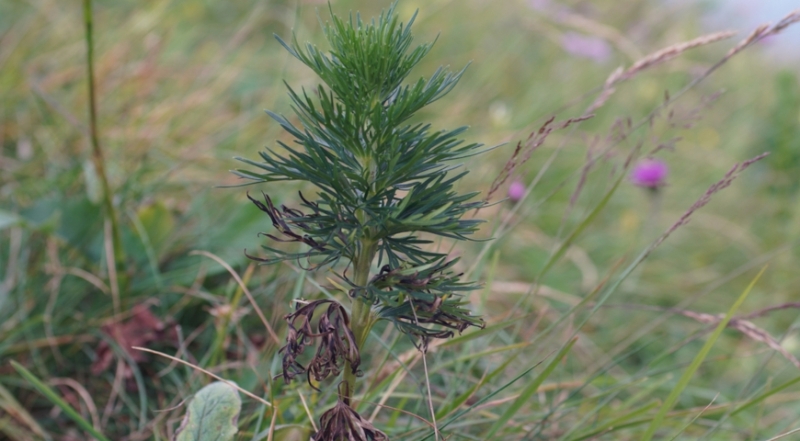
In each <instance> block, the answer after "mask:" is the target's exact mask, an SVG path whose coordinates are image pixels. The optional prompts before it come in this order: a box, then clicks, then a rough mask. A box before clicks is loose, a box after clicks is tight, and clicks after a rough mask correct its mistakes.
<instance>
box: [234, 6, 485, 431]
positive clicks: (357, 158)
mask: <svg viewBox="0 0 800 441" xmlns="http://www.w3.org/2000/svg"><path fill="white" fill-rule="evenodd" d="M413 21H414V18H413V17H412V19H411V21H410V22H409V23H408V24H407V25H403V24H402V23H400V22H399V21H398V19H397V17H396V16H395V15H394V6H392V7H391V8H390V9H389V10H388V11H387V12H385V13H383V14H381V16H380V17H379V19H378V20H377V22H376V21H374V20H373V21H372V22H370V23H369V24H366V23H364V22H362V20H361V18H360V16H356V17H355V18H353V17H352V16H351V17H350V19H349V20H348V21H345V20H342V19H340V18H339V17H336V16H335V15H334V14H333V13H331V22H330V24H328V25H327V26H326V27H325V35H326V37H327V40H328V42H329V43H330V45H331V50H330V52H328V53H326V52H323V51H321V50H319V49H318V48H317V47H316V46H313V45H311V44H307V45H305V46H301V45H300V44H299V43H298V42H297V39H296V37H295V38H294V39H293V41H292V44H291V45H290V44H287V43H286V42H284V41H283V40H281V39H280V38H278V40H279V41H280V43H281V44H282V45H283V46H284V47H285V48H286V50H288V51H289V53H290V54H291V55H293V56H294V57H295V58H297V59H298V60H300V61H301V62H302V63H304V64H305V65H306V66H308V67H309V68H311V69H312V70H313V71H314V72H315V73H316V74H317V75H318V76H319V77H320V79H321V80H322V83H323V84H320V85H318V86H317V87H315V88H314V89H313V90H311V91H307V90H305V89H301V90H299V91H298V90H295V89H293V88H292V87H291V86H288V85H287V88H288V91H289V97H290V98H291V101H292V110H293V112H294V118H292V119H290V118H287V117H285V116H282V115H278V114H275V113H272V112H268V114H269V115H270V116H271V117H272V118H273V119H274V120H275V121H277V122H278V124H280V126H281V127H282V128H283V129H284V130H285V131H286V132H288V133H289V134H290V135H291V136H292V137H293V138H294V143H293V144H292V145H289V144H287V143H283V142H280V141H279V142H278V144H279V146H280V149H269V150H267V151H265V152H261V153H260V155H261V161H253V160H249V159H242V158H237V159H239V160H241V161H243V162H244V163H246V164H249V165H250V166H251V167H254V169H253V170H237V171H236V172H235V173H236V174H238V175H239V176H240V177H242V178H245V179H247V180H250V181H252V182H254V183H260V182H276V181H303V182H306V183H308V184H310V185H311V186H313V187H314V189H315V190H316V196H315V197H311V198H307V197H306V196H304V195H303V194H302V193H301V194H300V203H299V204H300V207H298V208H292V207H288V206H286V205H276V203H275V202H273V198H271V197H270V196H268V195H266V194H265V195H264V198H263V202H262V201H261V200H258V199H255V198H252V197H250V196H249V195H248V197H249V198H250V200H251V201H252V202H253V204H255V205H256V207H258V208H259V209H260V210H261V211H263V212H265V213H266V214H267V216H269V219H270V221H271V223H272V226H273V227H274V228H275V230H277V232H278V234H269V233H265V236H266V237H268V238H269V239H272V240H273V241H275V242H279V243H281V242H290V243H296V244H299V245H300V246H301V250H300V251H298V250H297V248H295V247H294V246H293V245H289V246H288V247H287V246H284V245H273V246H264V248H265V249H266V250H267V252H268V253H269V256H267V257H263V258H262V257H253V258H254V259H256V260H259V261H261V262H264V263H275V262H280V261H284V260H297V261H301V266H303V267H304V268H306V269H307V270H315V269H319V268H322V267H332V268H333V269H334V270H337V269H338V270H341V271H340V272H338V273H337V274H338V276H339V278H340V279H341V280H343V281H344V282H345V284H347V285H349V287H346V286H343V285H340V286H339V287H340V288H342V290H343V291H346V292H347V293H348V294H349V296H350V297H351V298H352V300H353V302H356V303H354V304H353V306H354V309H353V316H352V317H348V314H347V312H346V311H345V308H344V307H343V306H342V305H341V304H340V303H338V302H336V301H334V300H328V299H326V300H317V301H312V302H309V303H305V304H300V305H299V306H298V308H297V310H296V311H294V312H293V313H291V314H288V315H286V316H285V319H286V320H287V322H288V324H289V326H288V328H289V331H288V336H287V344H286V346H284V347H283V348H282V349H281V353H282V354H283V377H284V380H285V381H287V382H288V381H291V380H292V379H294V378H295V377H297V376H298V375H303V374H305V375H306V376H307V380H308V382H309V384H310V385H311V386H312V387H315V386H314V384H313V383H312V381H311V380H312V379H314V380H316V381H322V380H325V379H327V378H329V377H336V376H338V375H340V374H341V373H342V372H343V371H344V374H345V380H344V381H343V382H342V383H341V384H340V388H341V387H344V390H345V392H344V393H343V394H340V397H339V400H338V401H337V404H336V406H335V407H334V408H332V409H331V410H329V411H327V412H326V413H325V414H324V415H323V416H322V419H321V428H320V431H319V432H318V433H317V434H316V435H314V437H313V439H314V440H316V441H338V440H348V441H368V440H375V441H382V440H386V439H388V438H387V437H386V435H385V434H383V433H382V432H380V431H379V430H377V429H375V428H374V427H373V426H372V424H371V423H369V422H368V421H366V420H364V419H363V418H361V416H360V415H358V413H357V412H356V411H355V410H353V409H352V408H351V407H350V405H349V398H350V396H351V395H352V393H353V391H354V390H355V384H354V382H355V379H354V376H357V375H360V372H359V371H358V366H359V365H360V363H361V356H360V350H361V348H359V347H358V345H359V341H357V339H356V337H355V335H359V336H360V337H359V339H361V336H363V335H365V333H366V332H368V331H369V327H371V326H372V323H374V321H373V317H377V318H378V319H384V320H389V321H391V322H393V323H394V324H395V326H396V327H397V329H399V330H400V331H401V332H403V333H405V334H407V335H409V336H410V337H412V340H413V341H414V342H415V344H417V346H418V348H420V349H422V350H424V349H425V348H426V347H427V345H428V342H429V340H430V339H431V338H447V337H451V336H452V335H453V333H454V332H455V331H458V332H461V331H463V330H464V329H466V328H467V327H469V326H478V327H483V321H482V320H481V319H480V318H478V317H474V316H472V315H471V314H470V312H469V310H468V309H467V308H466V307H465V304H466V302H465V301H464V300H463V298H462V297H463V294H464V293H465V292H468V291H470V290H473V289H476V288H477V287H478V286H477V285H476V284H474V283H470V282H465V281H462V280H461V274H457V273H456V272H455V271H454V270H453V267H454V266H455V264H456V260H455V259H450V260H448V256H447V254H444V253H439V252H436V251H434V250H432V249H431V247H430V246H429V245H430V244H431V242H432V240H431V236H439V237H441V238H447V239H452V240H466V239H468V236H470V235H472V234H473V233H475V232H476V231H477V229H478V227H479V224H480V222H481V221H479V220H475V219H462V218H463V217H464V215H465V214H466V213H467V212H468V211H471V210H476V209H478V208H481V207H483V206H484V205H485V202H483V201H480V200H473V199H474V198H475V196H477V192H474V193H466V194H459V193H458V192H456V190H455V186H456V183H457V182H458V181H459V179H461V178H462V177H463V176H464V175H465V174H466V173H467V172H466V171H459V172H457V173H452V174H451V173H450V172H451V171H452V170H455V169H457V168H459V167H460V165H458V164H455V163H454V161H458V160H463V159H465V158H467V157H469V156H472V155H475V154H478V153H480V147H481V145H480V144H474V143H473V144H466V143H464V142H463V141H462V140H460V139H459V138H458V136H459V135H460V134H461V133H463V132H464V131H465V130H466V127H460V128H456V129H453V130H432V129H431V126H430V125H429V124H422V123H415V124H410V123H409V122H408V120H409V118H411V117H412V116H413V115H414V113H416V112H417V111H418V110H419V109H421V108H423V107H424V106H427V105H429V104H431V103H433V102H434V101H436V100H438V99H439V98H441V97H442V96H444V95H445V94H446V93H448V92H449V91H450V90H451V89H452V88H453V87H454V86H455V85H456V83H457V82H458V80H459V78H460V77H461V75H462V73H463V70H462V71H460V72H457V73H452V72H449V71H448V70H447V69H444V68H439V69H438V70H436V72H434V73H433V75H431V77H430V78H428V79H425V78H420V79H418V80H417V81H415V82H411V83H404V81H405V79H406V78H407V77H408V75H409V74H410V72H411V70H412V69H413V68H414V66H416V65H417V64H418V63H419V61H420V60H421V59H422V58H423V57H424V56H425V55H426V54H427V53H428V52H429V51H430V49H431V46H432V43H429V44H422V45H420V46H417V47H416V48H413V49H411V40H412V38H411V33H410V26H411V23H413ZM375 260H377V264H378V266H379V267H381V268H382V269H381V270H380V271H379V272H378V273H377V274H376V275H374V276H373V277H370V268H371V267H372V264H373V263H374V261H375ZM349 269H352V271H353V272H352V273H351V276H352V279H351V278H348V276H347V271H348V270H349ZM360 302H363V303H360ZM325 306H327V309H326V311H325V312H324V313H322V314H319V315H318V317H319V318H318V319H317V320H318V322H317V323H316V330H315V329H314V324H313V323H312V322H313V320H314V316H315V313H316V312H317V308H324V307H325ZM365 307H366V308H370V309H368V310H366V311H367V313H368V314H367V316H365V315H364V314H363V313H356V308H357V309H358V311H365V309H363V308H365ZM372 308H374V309H372ZM372 314H375V315H374V316H372ZM365 317H366V318H365ZM351 319H352V323H351ZM313 340H317V341H316V345H317V346H316V348H317V349H316V353H315V354H314V355H313V357H311V360H310V361H308V362H305V363H304V362H303V361H302V360H301V358H302V355H303V352H304V350H305V349H306V347H307V346H308V345H310V344H311V343H312V341H313ZM361 341H363V340H361ZM348 377H349V379H348Z"/></svg>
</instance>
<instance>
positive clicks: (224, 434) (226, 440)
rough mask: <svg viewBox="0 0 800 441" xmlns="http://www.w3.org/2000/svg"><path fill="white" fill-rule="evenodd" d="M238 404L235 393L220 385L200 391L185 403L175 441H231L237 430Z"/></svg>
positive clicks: (239, 402)
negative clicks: (186, 404)
mask: <svg viewBox="0 0 800 441" xmlns="http://www.w3.org/2000/svg"><path fill="white" fill-rule="evenodd" d="M241 409H242V400H241V399H240V398H239V392H237V391H236V389H235V388H234V387H233V386H231V385H229V384H227V383H223V382H221V381H217V382H215V383H211V384H209V385H208V386H206V387H204V388H202V389H200V391H199V392H197V394H196V395H195V396H194V398H192V401H191V403H189V408H188V409H187V411H186V416H184V417H183V423H181V427H180V429H178V436H177V437H176V438H175V440H176V441H231V440H233V436H234V435H236V432H238V431H239V429H238V428H237V427H236V422H237V421H238V420H239V411H240V410H241Z"/></svg>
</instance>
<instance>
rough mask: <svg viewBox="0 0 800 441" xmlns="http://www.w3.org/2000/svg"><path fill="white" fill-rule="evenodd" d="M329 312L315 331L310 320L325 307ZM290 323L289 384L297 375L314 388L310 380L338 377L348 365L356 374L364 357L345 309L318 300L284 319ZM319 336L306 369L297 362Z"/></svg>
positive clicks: (286, 360)
mask: <svg viewBox="0 0 800 441" xmlns="http://www.w3.org/2000/svg"><path fill="white" fill-rule="evenodd" d="M326 304H327V305H328V309H327V311H326V313H325V314H324V315H322V316H321V317H320V319H319V323H318V324H317V332H314V330H313V328H312V325H311V321H312V320H313V318H314V313H315V312H316V309H317V308H318V307H320V306H322V305H326ZM284 318H285V319H286V321H287V322H288V324H289V329H288V333H287V336H286V346H284V347H282V348H281V350H280V352H281V353H282V354H283V378H284V380H285V381H286V382H287V383H288V382H290V381H291V380H293V379H294V378H295V377H296V376H297V375H300V374H303V373H305V374H307V376H308V383H309V384H310V385H311V387H314V385H313V384H312V383H311V378H314V380H316V381H322V380H324V379H326V378H328V377H329V376H337V375H339V374H340V373H341V372H342V369H343V367H344V364H345V362H349V364H350V366H351V367H352V369H353V373H354V374H355V373H357V370H358V366H359V364H360V363H361V355H360V353H359V352H358V347H357V345H356V342H355V336H354V335H353V331H352V330H350V318H349V317H348V315H347V312H346V311H345V309H344V307H343V306H342V305H341V304H339V303H338V302H336V301H333V300H327V299H325V300H316V301H313V302H310V303H308V304H305V305H302V306H299V307H298V309H297V310H296V311H295V312H293V313H291V314H288V315H287V316H286V317H284ZM317 337H319V339H320V341H319V345H318V346H317V352H316V354H314V357H313V358H312V359H311V361H310V362H309V363H308V365H307V366H303V365H302V364H301V363H300V362H298V361H297V357H299V356H300V355H301V354H302V353H303V351H304V350H305V348H306V346H307V345H308V344H309V343H311V340H312V339H315V338H317Z"/></svg>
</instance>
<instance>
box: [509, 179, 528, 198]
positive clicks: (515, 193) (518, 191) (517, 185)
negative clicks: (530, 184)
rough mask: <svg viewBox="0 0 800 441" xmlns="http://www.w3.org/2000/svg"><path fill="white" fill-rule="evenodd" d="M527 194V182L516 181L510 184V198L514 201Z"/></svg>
mask: <svg viewBox="0 0 800 441" xmlns="http://www.w3.org/2000/svg"><path fill="white" fill-rule="evenodd" d="M523 196H525V184H523V183H522V182H521V181H514V182H512V183H511V185H509V186H508V198H509V199H511V200H512V201H514V202H517V201H518V200H520V199H522V197H523Z"/></svg>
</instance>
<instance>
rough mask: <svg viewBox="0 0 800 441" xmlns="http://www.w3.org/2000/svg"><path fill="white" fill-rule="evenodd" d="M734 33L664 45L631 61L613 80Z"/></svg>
mask: <svg viewBox="0 0 800 441" xmlns="http://www.w3.org/2000/svg"><path fill="white" fill-rule="evenodd" d="M734 35H736V32H735V31H723V32H715V33H713V34H708V35H703V36H700V37H697V38H695V39H694V40H689V41H685V42H683V43H678V44H673V45H672V46H668V47H665V48H664V49H661V50H659V51H656V52H653V53H652V54H650V55H647V56H645V57H644V58H642V59H640V60H639V61H637V62H635V63H633V65H632V66H631V67H629V68H628V69H626V70H625V71H624V72H622V73H621V74H620V75H619V76H618V77H617V78H616V79H615V81H614V82H618V81H623V80H628V79H630V78H632V77H633V76H634V75H636V74H637V73H639V72H641V71H643V70H645V69H647V68H650V67H652V66H656V65H658V64H661V63H663V62H665V61H667V60H671V59H673V58H675V57H677V56H678V55H680V54H682V53H684V52H686V51H687V50H689V49H693V48H696V47H700V46H705V45H707V44H710V43H714V42H717V41H720V40H725V39H728V38H730V37H732V36H734ZM612 84H613V83H612Z"/></svg>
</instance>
